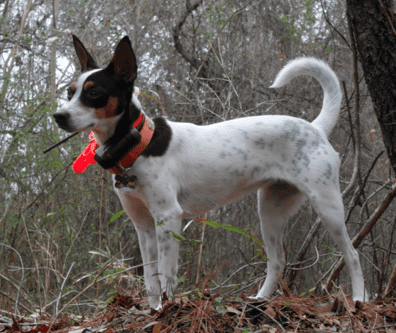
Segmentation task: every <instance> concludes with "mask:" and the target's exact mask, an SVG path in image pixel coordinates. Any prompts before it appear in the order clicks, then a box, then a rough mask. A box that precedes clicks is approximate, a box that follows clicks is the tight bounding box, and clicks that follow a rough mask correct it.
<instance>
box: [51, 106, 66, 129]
mask: <svg viewBox="0 0 396 333" xmlns="http://www.w3.org/2000/svg"><path fill="white" fill-rule="evenodd" d="M54 118H55V121H56V123H57V124H58V126H59V127H60V128H61V129H63V130H65V131H68V132H69V131H70V113H69V112H67V111H62V109H60V110H59V111H56V112H55V113H54Z"/></svg>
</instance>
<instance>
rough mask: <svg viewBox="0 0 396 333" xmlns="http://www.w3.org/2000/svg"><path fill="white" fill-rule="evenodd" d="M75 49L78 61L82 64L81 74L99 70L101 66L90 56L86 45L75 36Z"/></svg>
mask: <svg viewBox="0 0 396 333" xmlns="http://www.w3.org/2000/svg"><path fill="white" fill-rule="evenodd" d="M73 44H74V49H75V50H76V53H77V57H78V60H80V64H81V72H86V71H87V70H90V69H97V68H99V66H98V65H97V64H96V62H95V60H94V58H92V56H91V55H90V54H89V52H88V51H87V49H86V48H85V46H84V44H83V43H82V42H81V41H80V40H79V39H78V38H77V37H76V36H74V35H73Z"/></svg>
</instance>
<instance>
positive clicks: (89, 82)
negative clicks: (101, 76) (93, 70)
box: [84, 81, 94, 90]
mask: <svg viewBox="0 0 396 333" xmlns="http://www.w3.org/2000/svg"><path fill="white" fill-rule="evenodd" d="M93 85H94V83H93V82H92V81H87V82H85V84H84V90H87V89H89V88H90V87H92V86H93Z"/></svg>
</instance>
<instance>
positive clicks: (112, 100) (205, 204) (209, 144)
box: [54, 36, 368, 310]
mask: <svg viewBox="0 0 396 333" xmlns="http://www.w3.org/2000/svg"><path fill="white" fill-rule="evenodd" d="M73 41H74V47H75V50H76V53H77V57H78V59H79V62H80V64H81V70H82V74H81V75H80V76H79V77H78V79H77V81H76V82H73V83H72V84H71V86H70V88H69V90H68V102H66V103H65V104H64V105H63V106H62V107H61V108H59V109H58V110H57V111H56V112H55V113H54V117H55V121H56V123H57V124H58V126H59V127H60V128H61V129H63V130H65V131H67V132H82V131H92V133H93V134H94V137H95V139H96V141H95V142H96V147H97V148H98V149H100V148H101V147H102V146H103V147H107V148H106V149H110V150H109V151H110V153H109V154H108V155H109V158H110V160H111V159H112V158H113V160H111V161H110V162H109V163H108V165H107V166H105V168H106V169H108V170H109V171H110V172H111V173H113V181H114V184H115V185H116V186H115V191H116V193H117V195H118V197H119V199H120V201H121V203H122V206H123V208H124V210H125V212H126V213H127V214H128V216H129V217H130V219H131V220H132V221H133V224H134V226H135V228H136V231H137V234H138V238H139V245H140V251H141V254H142V259H143V263H144V264H146V266H144V279H145V286H146V290H147V293H148V298H149V305H150V307H152V308H153V309H156V310H158V309H161V307H162V298H161V295H163V292H166V295H167V296H168V297H169V298H172V297H173V293H174V290H175V288H176V280H177V270H178V256H179V243H178V241H177V240H176V239H175V238H173V237H172V232H174V233H176V234H180V232H181V223H182V219H187V218H192V217H195V216H198V215H201V214H203V213H205V212H208V211H210V210H213V209H217V208H218V207H220V206H222V205H224V204H226V203H228V202H231V201H233V200H235V199H238V198H241V197H243V196H244V195H246V194H248V193H251V192H252V191H257V194H258V211H259V216H260V223H261V232H262V237H263V240H264V243H265V245H266V248H267V256H268V258H269V261H268V269H267V276H266V279H265V282H264V284H263V286H262V287H261V289H260V290H259V291H258V293H257V295H256V296H255V297H253V298H255V299H265V298H268V297H269V296H270V295H271V293H272V292H273V291H274V289H275V287H276V285H277V281H278V275H279V274H282V273H283V269H284V267H285V258H284V253H283V252H284V250H283V244H282V233H283V230H284V228H285V226H286V224H287V222H288V220H289V218H290V217H291V216H292V215H293V214H294V213H296V212H297V210H298V209H299V208H300V207H301V206H302V204H303V203H305V202H306V200H310V202H311V204H312V206H313V208H314V210H315V211H316V213H317V214H318V216H320V218H321V220H322V222H323V224H324V225H325V226H326V228H327V230H328V231H329V233H330V234H331V236H332V237H333V239H334V240H335V242H336V243H337V245H338V247H339V249H340V250H341V251H342V253H343V254H344V256H345V261H346V264H347V266H348V268H349V273H350V276H351V279H352V289H353V299H354V300H355V301H356V300H359V301H367V295H368V294H367V292H366V290H365V286H364V280H363V273H362V269H361V266H360V262H359V256H358V253H357V251H356V250H355V249H354V248H353V246H352V243H351V241H350V238H349V236H348V233H347V229H346V227H345V223H344V207H343V202H342V197H341V193H340V187H339V168H340V159H339V157H338V154H337V153H336V152H335V150H334V149H333V147H332V146H331V145H330V143H329V141H328V137H329V135H330V133H331V131H332V129H333V128H334V126H335V125H336V123H337V120H338V117H339V112H340V105H341V96H342V95H341V90H340V86H339V81H338V79H337V77H336V75H335V74H334V72H333V71H332V70H331V69H330V67H329V66H328V65H327V64H325V63H324V62H322V61H320V60H318V59H315V58H299V59H296V60H293V61H290V62H289V63H288V64H287V65H286V66H285V67H284V68H283V69H282V70H281V71H280V72H279V74H278V75H277V77H276V79H275V82H274V84H273V85H272V86H271V88H279V87H282V86H283V85H285V84H287V83H288V82H289V81H290V80H292V79H293V78H295V77H297V76H300V75H307V76H311V77H314V78H315V79H317V80H318V81H319V83H320V84H321V86H322V88H323V90H324V100H323V106H322V110H321V111H320V114H319V116H318V117H317V118H316V119H315V120H314V121H313V122H312V123H309V122H307V121H305V120H302V119H299V118H294V117H290V116H280V115H270V116H268V115H265V116H254V117H241V118H237V119H233V120H229V121H224V122H220V123H215V124H211V125H205V126H197V125H194V124H191V123H178V122H172V121H170V120H168V119H166V118H164V117H157V118H155V119H154V120H153V121H151V120H150V119H149V117H147V116H146V115H145V114H144V112H143V111H142V109H141V106H140V104H139V102H138V101H137V99H136V97H135V96H134V95H133V92H134V82H135V79H136V77H137V64H136V58H135V55H134V52H133V50H132V46H131V43H130V40H129V38H128V37H127V36H126V37H124V38H123V39H122V40H121V41H120V42H119V44H118V45H117V47H116V49H115V51H114V56H113V58H112V59H111V61H110V63H109V65H108V66H107V67H106V68H104V69H102V68H99V66H98V65H97V64H96V62H95V60H94V58H93V57H92V56H91V55H90V54H89V52H88V51H87V50H86V48H85V47H84V45H83V44H82V42H81V41H80V40H79V39H78V38H77V37H75V36H73ZM139 119H140V120H139ZM132 132H133V133H134V134H133V133H132ZM131 133H132V134H131ZM136 133H138V134H140V135H141V136H142V139H141V140H140V139H139V135H138V134H136ZM144 133H146V134H147V133H148V134H147V135H146V134H144ZM135 134H136V135H135ZM131 136H132V137H133V136H136V137H137V139H136V140H137V143H136V142H135V143H134V144H132V143H131V146H133V147H135V146H136V144H137V147H139V146H140V150H139V149H138V150H139V151H138V152H137V153H136V152H135V153H133V154H132V155H134V156H133V158H132V159H131V160H132V162H131V160H130V161H129V162H128V163H124V162H123V161H124V157H123V156H124V155H123V154H125V151H124V150H125V149H124V148H123V149H121V151H122V152H121V154H119V153H118V152H116V153H114V154H113V153H111V149H112V147H115V146H117V145H118V146H123V147H124V146H126V147H127V148H128V149H127V150H128V151H129V150H131V151H133V150H134V149H135V150H136V148H133V149H130V148H129V147H128V144H125V142H124V143H123V144H119V143H120V142H121V141H122V140H124V138H126V137H131ZM143 137H145V138H146V139H145V140H143ZM147 138H148V139H147ZM128 140H129V139H128ZM131 140H132V139H131ZM139 140H140V141H139ZM132 141H133V140H132ZM132 141H131V142H132ZM143 141H144V142H143ZM106 149H105V150H106ZM117 154H118V155H117ZM99 155H100V157H98V156H99ZM130 155H131V154H130ZM103 156H104V155H103V152H101V154H99V153H96V155H95V160H98V161H99V160H100V159H101V158H102V159H103V160H105V162H106V161H107V160H108V159H107V160H106V158H104V157H103ZM114 156H115V157H114ZM117 177H118V180H117ZM123 177H124V178H123ZM125 177H126V178H125ZM129 177H133V182H132V185H131V184H130V186H129V185H125V184H124V185H123V180H124V181H125V179H126V180H128V178H129ZM119 181H121V183H120V182H119ZM127 183H128V181H127ZM152 262H155V263H152ZM148 263H151V264H148ZM147 264H148V265H147Z"/></svg>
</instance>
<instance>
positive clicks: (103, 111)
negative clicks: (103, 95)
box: [95, 97, 118, 119]
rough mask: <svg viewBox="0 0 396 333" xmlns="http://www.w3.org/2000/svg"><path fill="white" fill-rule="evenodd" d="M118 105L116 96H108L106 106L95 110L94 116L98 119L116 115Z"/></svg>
mask: <svg viewBox="0 0 396 333" xmlns="http://www.w3.org/2000/svg"><path fill="white" fill-rule="evenodd" d="M117 106H118V99H117V97H109V100H108V101H107V104H106V106H104V107H103V108H100V109H96V110H95V116H96V118H98V119H104V118H111V117H115V116H116V110H117Z"/></svg>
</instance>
